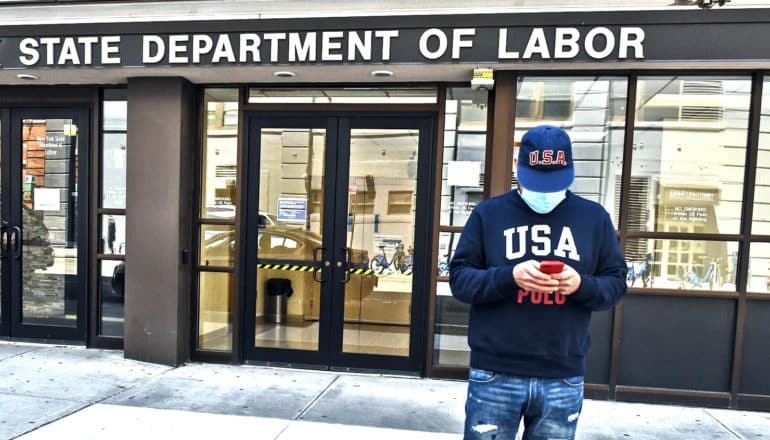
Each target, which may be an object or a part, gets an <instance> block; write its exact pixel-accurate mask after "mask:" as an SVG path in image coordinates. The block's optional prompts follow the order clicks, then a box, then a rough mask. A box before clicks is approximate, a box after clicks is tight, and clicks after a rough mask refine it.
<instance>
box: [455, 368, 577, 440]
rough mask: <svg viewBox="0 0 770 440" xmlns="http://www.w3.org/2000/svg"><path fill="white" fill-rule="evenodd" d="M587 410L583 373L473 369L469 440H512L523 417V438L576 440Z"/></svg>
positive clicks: (468, 407) (467, 411)
mask: <svg viewBox="0 0 770 440" xmlns="http://www.w3.org/2000/svg"><path fill="white" fill-rule="evenodd" d="M582 408H583V376H576V377H569V378H564V379H551V378H536V377H519V376H511V375H507V374H500V373H494V372H491V371H485V370H479V369H475V368H471V370H470V374H469V377H468V399H467V401H466V402H465V437H464V438H465V440H476V439H478V440H482V439H483V440H493V439H494V440H506V439H511V440H513V439H514V438H516V432H517V431H518V430H519V422H520V421H521V419H522V418H524V440H546V439H549V440H550V439H558V440H562V439H574V438H575V430H576V429H577V422H578V417H579V416H580V410H581V409H582Z"/></svg>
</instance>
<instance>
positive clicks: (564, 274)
mask: <svg viewBox="0 0 770 440" xmlns="http://www.w3.org/2000/svg"><path fill="white" fill-rule="evenodd" d="M551 277H553V279H554V280H556V281H557V282H558V283H559V286H558V288H557V289H556V293H560V294H562V295H572V294H573V293H575V292H576V291H577V290H578V288H580V283H581V282H582V278H580V274H579V273H577V271H576V270H575V269H573V268H572V267H571V266H568V265H566V264H565V265H564V270H562V271H561V273H555V274H553V275H551Z"/></svg>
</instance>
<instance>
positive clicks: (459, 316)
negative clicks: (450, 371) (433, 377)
mask: <svg viewBox="0 0 770 440" xmlns="http://www.w3.org/2000/svg"><path fill="white" fill-rule="evenodd" d="M469 311H470V306H469V305H468V304H464V303H461V302H460V301H458V300H456V299H455V298H454V297H453V296H452V291H451V290H450V289H449V283H446V282H440V283H437V284H436V324H435V326H434V329H435V334H434V336H433V363H434V364H438V365H457V366H463V367H467V366H468V365H469V363H470V356H471V349H470V347H468V313H469Z"/></svg>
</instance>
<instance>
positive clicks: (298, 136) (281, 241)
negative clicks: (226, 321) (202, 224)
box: [241, 117, 336, 364]
mask: <svg viewBox="0 0 770 440" xmlns="http://www.w3.org/2000/svg"><path fill="white" fill-rule="evenodd" d="M335 122H336V121H335V120H334V119H333V118H312V117H311V118H303V117H285V118H265V117H259V118H252V119H251V123H250V127H249V145H250V148H249V151H248V155H249V157H248V162H247V163H248V164H249V166H248V172H247V174H248V176H247V179H248V185H249V188H248V199H249V200H248V204H247V206H249V208H248V211H247V215H246V216H245V218H246V222H245V225H246V227H245V231H243V233H242V237H243V240H242V241H241V242H242V243H245V246H244V248H245V255H244V256H243V257H242V260H241V261H242V266H241V267H243V268H244V272H245V273H246V277H245V278H246V279H245V283H244V285H245V286H246V288H245V291H246V300H245V304H246V310H247V311H248V312H247V317H246V320H245V323H246V328H247V335H246V338H245V340H246V341H245V353H246V355H247V357H249V358H252V359H258V360H265V361H273V362H284V363H307V364H327V363H328V352H329V320H328V315H329V313H328V310H329V307H330V303H329V298H330V290H329V289H330V288H331V286H332V284H331V282H330V279H331V276H332V270H331V269H332V268H331V253H330V250H331V249H332V244H331V242H332V224H333V222H334V219H333V218H332V217H331V215H332V213H333V210H331V209H328V206H330V205H331V203H332V197H333V196H334V193H333V191H330V190H328V188H327V187H328V186H329V185H328V183H329V182H330V181H331V182H333V181H334V179H333V178H332V179H329V176H333V175H334V163H335V156H336V148H335V146H336V127H335Z"/></svg>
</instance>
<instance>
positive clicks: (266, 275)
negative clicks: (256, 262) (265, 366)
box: [254, 265, 321, 350]
mask: <svg viewBox="0 0 770 440" xmlns="http://www.w3.org/2000/svg"><path fill="white" fill-rule="evenodd" d="M297 266H298V265H297ZM317 276H318V277H320V275H317ZM256 295H257V315H256V328H255V340H254V346H256V347H264V348H285V349H293V350H318V337H319V325H318V319H319V314H320V307H321V306H320V301H321V294H320V284H319V283H317V282H316V281H314V280H313V273H312V271H300V270H296V271H291V270H281V269H280V268H279V269H263V268H258V269H257V292H256Z"/></svg>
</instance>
